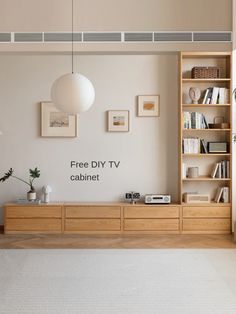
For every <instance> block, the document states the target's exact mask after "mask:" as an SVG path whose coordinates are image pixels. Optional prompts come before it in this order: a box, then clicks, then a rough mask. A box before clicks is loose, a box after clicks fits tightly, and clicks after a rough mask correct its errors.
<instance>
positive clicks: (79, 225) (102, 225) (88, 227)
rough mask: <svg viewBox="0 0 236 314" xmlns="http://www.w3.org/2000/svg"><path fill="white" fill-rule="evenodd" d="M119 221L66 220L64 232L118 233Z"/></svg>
mask: <svg viewBox="0 0 236 314" xmlns="http://www.w3.org/2000/svg"><path fill="white" fill-rule="evenodd" d="M119 230H120V219H101V218H100V219H66V220H65V232H66V231H77V232H79V231H119Z"/></svg>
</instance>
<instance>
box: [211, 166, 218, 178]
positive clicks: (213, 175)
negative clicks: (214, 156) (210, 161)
mask: <svg viewBox="0 0 236 314" xmlns="http://www.w3.org/2000/svg"><path fill="white" fill-rule="evenodd" d="M218 167H219V164H218V162H217V163H215V164H214V167H213V169H212V172H211V177H212V178H215V177H216V173H217V170H218Z"/></svg>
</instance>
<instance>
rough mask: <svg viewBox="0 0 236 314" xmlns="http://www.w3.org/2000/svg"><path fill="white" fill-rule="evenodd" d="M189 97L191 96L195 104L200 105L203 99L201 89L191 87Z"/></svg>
mask: <svg viewBox="0 0 236 314" xmlns="http://www.w3.org/2000/svg"><path fill="white" fill-rule="evenodd" d="M189 96H190V98H191V100H192V103H193V104H198V101H199V99H200V97H201V91H200V89H199V88H197V87H190V89H189Z"/></svg>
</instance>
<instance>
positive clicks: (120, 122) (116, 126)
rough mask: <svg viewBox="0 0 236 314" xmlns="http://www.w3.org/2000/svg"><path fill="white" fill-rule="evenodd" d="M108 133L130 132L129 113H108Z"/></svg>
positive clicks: (121, 111) (119, 111)
mask: <svg viewBox="0 0 236 314" xmlns="http://www.w3.org/2000/svg"><path fill="white" fill-rule="evenodd" d="M108 132H129V111H128V110H109V111H108Z"/></svg>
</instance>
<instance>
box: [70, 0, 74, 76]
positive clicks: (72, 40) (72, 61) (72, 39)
mask: <svg viewBox="0 0 236 314" xmlns="http://www.w3.org/2000/svg"><path fill="white" fill-rule="evenodd" d="M71 8H72V10H71V11H72V12H71V13H72V19H71V20H72V25H71V26H72V27H71V29H72V34H71V37H72V38H71V43H72V49H71V67H72V74H73V73H74V0H72V3H71Z"/></svg>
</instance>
